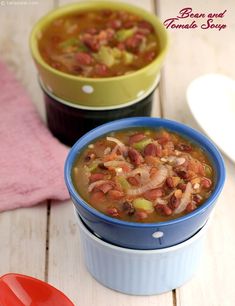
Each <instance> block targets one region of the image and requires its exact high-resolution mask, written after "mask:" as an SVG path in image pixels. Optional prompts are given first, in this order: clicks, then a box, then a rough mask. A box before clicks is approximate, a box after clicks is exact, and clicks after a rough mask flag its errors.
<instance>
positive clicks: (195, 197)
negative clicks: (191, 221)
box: [193, 194, 202, 204]
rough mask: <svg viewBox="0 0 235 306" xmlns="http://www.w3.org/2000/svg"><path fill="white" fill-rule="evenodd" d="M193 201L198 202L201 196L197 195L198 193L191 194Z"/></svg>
mask: <svg viewBox="0 0 235 306" xmlns="http://www.w3.org/2000/svg"><path fill="white" fill-rule="evenodd" d="M193 201H194V202H196V204H200V203H201V201H202V197H201V196H199V195H198V194H194V195H193Z"/></svg>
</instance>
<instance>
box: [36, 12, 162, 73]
mask: <svg viewBox="0 0 235 306" xmlns="http://www.w3.org/2000/svg"><path fill="white" fill-rule="evenodd" d="M38 44H39V51H40V54H41V56H42V57H43V59H44V60H45V61H46V62H47V63H48V64H49V65H50V66H51V67H53V68H55V69H57V70H59V71H62V72H65V73H68V74H72V75H76V76H82V77H88V78H105V77H114V76H121V75H124V74H127V73H131V72H134V71H136V70H138V69H141V68H142V67H144V66H146V65H148V64H149V63H150V62H152V61H153V60H154V59H155V58H156V57H157V55H158V53H159V42H158V38H157V34H156V33H155V30H154V28H153V26H152V25H151V24H150V23H149V22H148V21H146V20H144V19H143V18H142V17H140V16H137V15H135V14H133V13H130V12H127V11H123V10H108V9H107V10H104V9H103V10H91V11H84V12H79V13H73V14H69V15H65V16H62V17H60V18H57V19H55V20H54V21H52V22H51V23H50V24H49V25H48V26H47V27H46V28H45V29H44V30H43V32H42V35H41V38H40V39H39V42H38Z"/></svg>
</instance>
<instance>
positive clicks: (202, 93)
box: [186, 74, 235, 163]
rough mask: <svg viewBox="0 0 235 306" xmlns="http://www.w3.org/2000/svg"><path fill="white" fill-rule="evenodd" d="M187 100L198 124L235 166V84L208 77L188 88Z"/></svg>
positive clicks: (223, 77) (215, 77)
mask: <svg viewBox="0 0 235 306" xmlns="http://www.w3.org/2000/svg"><path fill="white" fill-rule="evenodd" d="M186 96H187V102H188V105H189V108H190V110H191V112H192V115H193V116H194V118H195V120H196V121H197V123H198V124H199V125H200V126H201V128H202V129H203V130H204V131H205V133H206V134H207V135H208V136H209V137H210V138H211V139H212V140H213V141H214V143H215V144H216V145H217V146H218V147H219V148H220V149H221V150H222V151H223V152H224V153H225V154H226V155H227V156H228V157H229V158H230V159H231V160H232V161H233V162H234V163H235V135H234V134H235V81H234V80H232V79H230V78H228V77H226V76H224V75H220V74H207V75H204V76H201V77H199V78H197V79H195V80H194V81H192V83H190V84H189V86H188V88H187V92H186Z"/></svg>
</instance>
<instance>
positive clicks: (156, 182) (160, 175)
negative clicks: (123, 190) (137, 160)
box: [127, 166, 168, 196]
mask: <svg viewBox="0 0 235 306" xmlns="http://www.w3.org/2000/svg"><path fill="white" fill-rule="evenodd" d="M167 176H168V171H167V168H166V167H165V166H160V167H159V170H158V171H157V173H156V174H155V175H154V176H153V178H151V180H149V181H148V183H147V184H145V185H143V186H141V187H137V188H131V189H129V190H128V191H127V194H128V195H131V196H138V195H140V194H142V193H144V192H146V191H148V190H150V189H154V188H157V187H158V186H160V185H161V184H162V183H163V182H164V181H165V179H166V178H167Z"/></svg>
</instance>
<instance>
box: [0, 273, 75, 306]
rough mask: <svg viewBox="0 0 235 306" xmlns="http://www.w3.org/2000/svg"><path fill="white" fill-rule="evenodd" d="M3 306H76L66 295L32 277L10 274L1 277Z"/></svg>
mask: <svg viewBox="0 0 235 306" xmlns="http://www.w3.org/2000/svg"><path fill="white" fill-rule="evenodd" d="M0 305H1V306H75V305H74V304H73V303H72V302H71V301H70V300H69V298H67V296H66V295H64V293H62V292H61V291H59V290H58V289H56V288H54V287H53V286H51V285H49V284H47V283H45V282H43V281H41V280H39V279H36V278H33V277H30V276H26V275H22V274H16V273H9V274H5V275H3V276H2V277H0Z"/></svg>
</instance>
